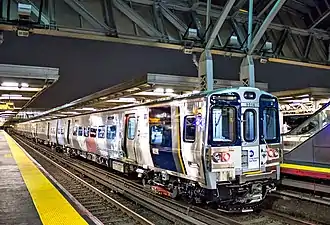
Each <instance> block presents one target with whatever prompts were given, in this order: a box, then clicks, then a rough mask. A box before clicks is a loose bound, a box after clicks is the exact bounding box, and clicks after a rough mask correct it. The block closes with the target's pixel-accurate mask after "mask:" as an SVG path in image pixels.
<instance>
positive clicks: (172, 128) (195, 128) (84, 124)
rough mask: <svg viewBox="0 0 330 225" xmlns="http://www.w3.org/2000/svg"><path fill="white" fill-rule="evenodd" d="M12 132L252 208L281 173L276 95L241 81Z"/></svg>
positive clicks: (213, 201) (165, 189)
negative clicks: (223, 86)
mask: <svg viewBox="0 0 330 225" xmlns="http://www.w3.org/2000/svg"><path fill="white" fill-rule="evenodd" d="M14 130H15V132H17V133H19V134H20V135H24V136H26V137H29V138H32V139H33V140H36V141H38V142H42V143H44V144H47V145H50V146H53V147H55V148H57V149H61V150H62V151H64V152H66V153H68V154H70V155H72V156H80V157H84V158H86V159H89V160H93V161H95V162H97V163H100V164H103V165H106V166H108V167H109V168H111V169H113V170H116V171H120V172H121V173H133V174H136V175H137V177H139V178H140V179H141V181H142V183H143V184H144V185H148V186H151V187H152V189H153V190H154V191H156V192H158V193H162V194H163V195H166V196H170V197H173V198H180V197H181V198H183V199H186V200H189V202H193V203H203V204H210V205H213V206H214V205H216V206H217V207H218V209H220V210H224V211H231V212H245V211H252V210H254V209H256V208H257V207H259V206H260V204H261V203H262V202H263V200H264V199H265V197H266V196H267V194H268V193H270V192H271V191H274V190H275V189H276V185H277V182H278V180H279V178H280V167H279V164H280V151H279V149H280V144H281V143H280V124H279V106H278V100H277V98H276V97H275V96H273V95H271V94H269V93H267V92H264V91H261V90H259V89H257V88H251V87H239V88H227V89H219V90H215V91H211V92H203V93H198V94H190V95H185V96H179V97H172V98H166V99H160V100H157V101H153V102H149V103H142V104H138V105H131V106H125V107H118V108H116V109H110V110H103V111H97V112H91V113H86V114H80V115H76V116H68V117H64V118H63V117H62V118H55V119H47V118H43V119H41V120H38V121H36V120H34V121H27V122H23V123H18V124H16V125H15V127H14Z"/></svg>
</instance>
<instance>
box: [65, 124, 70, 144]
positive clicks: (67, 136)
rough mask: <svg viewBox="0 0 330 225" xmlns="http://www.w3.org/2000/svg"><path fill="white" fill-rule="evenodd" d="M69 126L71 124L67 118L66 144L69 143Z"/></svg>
mask: <svg viewBox="0 0 330 225" xmlns="http://www.w3.org/2000/svg"><path fill="white" fill-rule="evenodd" d="M70 126H71V120H68V126H67V130H66V141H67V144H68V145H70V144H71V142H70Z"/></svg>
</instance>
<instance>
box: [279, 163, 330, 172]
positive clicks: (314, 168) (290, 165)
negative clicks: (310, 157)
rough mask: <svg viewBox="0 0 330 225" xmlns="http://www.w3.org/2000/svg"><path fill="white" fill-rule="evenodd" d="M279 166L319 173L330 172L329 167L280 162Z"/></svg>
mask: <svg viewBox="0 0 330 225" xmlns="http://www.w3.org/2000/svg"><path fill="white" fill-rule="evenodd" d="M281 168H286V169H296V170H308V171H313V172H319V173H330V169H329V168H322V167H313V166H302V165H296V164H287V163H282V164H281Z"/></svg>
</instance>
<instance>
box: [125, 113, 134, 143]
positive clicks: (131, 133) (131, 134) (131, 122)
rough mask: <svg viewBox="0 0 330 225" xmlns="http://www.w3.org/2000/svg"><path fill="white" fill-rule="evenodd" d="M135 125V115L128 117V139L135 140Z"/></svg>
mask: <svg viewBox="0 0 330 225" xmlns="http://www.w3.org/2000/svg"><path fill="white" fill-rule="evenodd" d="M135 126H136V120H135V117H128V121H127V139H129V140H133V139H134V137H135Z"/></svg>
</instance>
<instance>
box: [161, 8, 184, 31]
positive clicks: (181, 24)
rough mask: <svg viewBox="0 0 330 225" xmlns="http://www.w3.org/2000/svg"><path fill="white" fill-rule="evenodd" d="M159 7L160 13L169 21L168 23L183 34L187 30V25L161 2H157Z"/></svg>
mask: <svg viewBox="0 0 330 225" xmlns="http://www.w3.org/2000/svg"><path fill="white" fill-rule="evenodd" d="M159 8H160V11H161V13H162V15H163V16H164V17H165V18H166V19H167V20H168V21H170V23H171V24H173V26H175V27H176V28H177V29H178V30H179V31H180V33H181V34H184V33H185V32H186V31H187V29H188V26H187V25H186V24H185V23H184V22H182V21H181V20H180V19H179V18H178V17H177V16H176V15H174V14H173V13H172V12H171V11H170V10H169V9H168V8H167V7H166V6H165V5H164V4H163V3H159Z"/></svg>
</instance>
